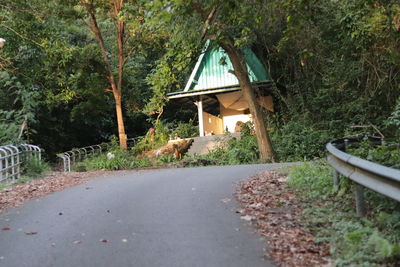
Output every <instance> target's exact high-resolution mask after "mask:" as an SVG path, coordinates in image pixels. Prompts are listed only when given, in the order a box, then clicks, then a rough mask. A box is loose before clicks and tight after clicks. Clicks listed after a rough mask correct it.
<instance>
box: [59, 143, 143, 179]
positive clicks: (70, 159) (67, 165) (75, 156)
mask: <svg viewBox="0 0 400 267" xmlns="http://www.w3.org/2000/svg"><path fill="white" fill-rule="evenodd" d="M139 138H142V137H136V138H129V139H128V140H127V141H128V147H132V146H134V145H136V142H137V140H138V139H139ZM110 146H111V143H102V144H98V145H92V146H86V147H82V148H74V149H72V150H70V151H66V152H63V153H60V154H57V157H59V158H60V165H61V166H62V167H61V169H62V171H64V172H70V171H71V166H72V165H73V164H74V163H77V162H79V161H82V160H84V159H86V158H87V157H89V156H91V155H95V154H99V153H102V152H104V151H107V150H108V149H109V148H110Z"/></svg>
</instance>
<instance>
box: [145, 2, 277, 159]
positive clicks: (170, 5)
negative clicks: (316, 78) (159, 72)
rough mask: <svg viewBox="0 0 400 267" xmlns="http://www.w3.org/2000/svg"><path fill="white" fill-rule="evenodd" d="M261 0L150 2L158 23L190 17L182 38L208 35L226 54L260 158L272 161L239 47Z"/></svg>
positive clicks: (249, 36) (184, 20)
mask: <svg viewBox="0 0 400 267" xmlns="http://www.w3.org/2000/svg"><path fill="white" fill-rule="evenodd" d="M262 2H263V1H257V0H253V1H235V0H229V1H224V0H208V1H194V0H191V1H177V0H176V1H152V3H151V4H150V5H151V6H152V7H153V8H154V9H156V10H158V13H159V15H158V18H157V19H161V21H162V23H167V24H168V25H172V27H175V26H176V24H185V25H187V21H192V24H191V25H190V26H191V28H188V29H186V31H185V32H184V34H183V35H182V33H178V34H181V38H186V36H187V32H188V31H191V32H192V33H193V32H194V33H197V36H198V41H201V40H204V39H212V40H214V42H215V43H217V44H218V45H220V46H221V47H222V48H223V49H224V50H225V52H226V53H227V55H228V56H229V58H230V60H231V62H232V66H233V68H234V69H233V70H232V72H233V73H234V74H235V75H236V77H237V79H238V80H239V85H240V88H241V89H242V91H243V93H244V96H245V98H246V100H247V101H248V103H249V109H250V113H251V115H252V117H253V121H254V124H255V133H256V137H257V142H258V146H259V150H260V159H261V160H262V161H275V153H274V150H273V147H272V143H271V140H270V137H269V133H268V130H267V125H266V122H265V120H264V116H263V112H262V110H261V107H260V106H259V104H258V103H257V101H256V97H255V94H254V89H253V88H252V85H251V83H250V80H249V77H248V72H247V68H246V62H245V59H244V55H243V53H242V48H243V47H245V46H250V45H251V44H252V42H253V40H252V38H253V36H252V33H253V32H252V29H253V30H254V29H256V28H257V25H259V24H260V23H259V16H262V14H260V13H259V10H258V6H259V5H260V4H261V5H262Z"/></svg>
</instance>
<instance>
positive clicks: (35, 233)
mask: <svg viewBox="0 0 400 267" xmlns="http://www.w3.org/2000/svg"><path fill="white" fill-rule="evenodd" d="M25 234H26V235H37V232H25Z"/></svg>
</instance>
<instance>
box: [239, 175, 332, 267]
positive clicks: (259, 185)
mask: <svg viewBox="0 0 400 267" xmlns="http://www.w3.org/2000/svg"><path fill="white" fill-rule="evenodd" d="M286 180H287V177H285V176H282V175H280V174H277V173H275V172H264V173H261V174H258V175H255V176H253V177H250V178H249V179H247V180H245V181H242V182H241V183H240V184H239V187H238V189H237V192H236V197H237V199H238V200H239V201H240V202H241V203H242V208H241V209H239V210H238V211H237V212H238V213H241V215H242V216H241V218H242V219H243V220H245V221H249V222H250V223H251V224H252V225H253V226H254V227H255V228H256V229H257V231H258V232H259V233H260V234H261V235H263V236H265V237H266V240H267V243H268V248H267V255H266V256H267V257H268V258H270V259H272V260H273V261H274V262H275V263H276V264H277V265H278V266H323V265H329V259H328V258H327V256H328V255H329V248H328V246H327V245H326V244H323V243H316V242H315V237H314V235H313V234H312V233H311V231H310V230H309V229H307V227H306V226H305V224H304V221H303V219H302V211H303V209H304V206H303V204H302V203H300V201H299V200H298V198H297V197H296V195H295V194H293V193H292V192H290V190H289V188H288V187H287V185H286Z"/></svg>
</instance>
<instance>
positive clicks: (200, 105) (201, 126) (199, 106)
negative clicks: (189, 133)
mask: <svg viewBox="0 0 400 267" xmlns="http://www.w3.org/2000/svg"><path fill="white" fill-rule="evenodd" d="M197 112H198V117H199V132H200V136H204V121H203V96H200V99H199V101H198V102H197Z"/></svg>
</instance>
